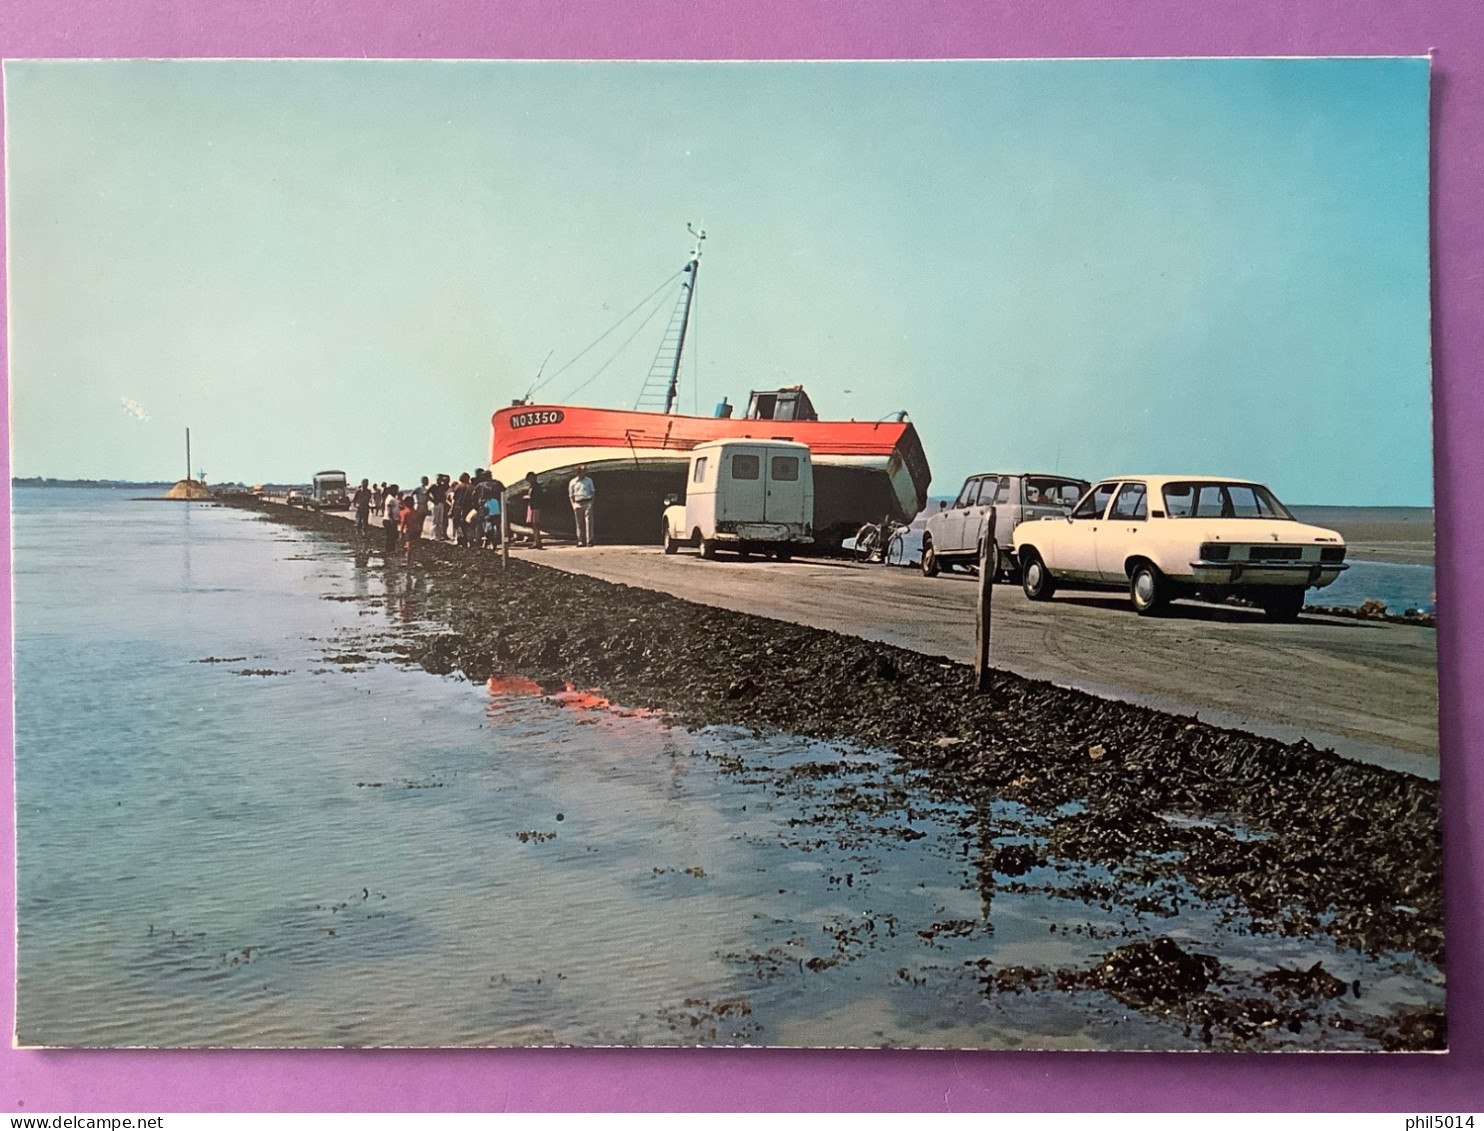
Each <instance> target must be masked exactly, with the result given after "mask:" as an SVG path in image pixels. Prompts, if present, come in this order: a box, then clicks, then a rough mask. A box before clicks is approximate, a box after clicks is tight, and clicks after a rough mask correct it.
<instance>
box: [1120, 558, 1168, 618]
mask: <svg viewBox="0 0 1484 1131" xmlns="http://www.w3.org/2000/svg"><path fill="white" fill-rule="evenodd" d="M1128 595H1129V600H1130V601H1132V602H1133V606H1134V612H1136V613H1138V614H1139V615H1140V616H1141V617H1147V616H1153V615H1154V614H1155V613H1157V612H1159V611H1160V610H1161V609H1162V608H1164V607H1165V605H1167V604H1169V601H1170V592H1169V586H1167V585H1166V584H1165V578H1164V574H1162V573H1160V572H1159V567H1157V566H1155V565H1153V564H1151V563H1150V562H1139V563H1138V564H1137V565H1135V566H1134V568H1133V572H1132V573H1130V574H1129V576H1128Z"/></svg>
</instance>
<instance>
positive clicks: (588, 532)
mask: <svg viewBox="0 0 1484 1131" xmlns="http://www.w3.org/2000/svg"><path fill="white" fill-rule="evenodd" d="M595 494H596V492H595V491H594V490H593V481H592V480H591V479H589V478H588V477H587V468H586V467H579V468H578V469H577V474H576V475H574V476H573V477H572V482H571V483H569V484H567V498H569V499H571V500H572V525H573V526H574V527H576V528H577V544H578V545H579V546H591V545H592V544H593V496H594V495H595Z"/></svg>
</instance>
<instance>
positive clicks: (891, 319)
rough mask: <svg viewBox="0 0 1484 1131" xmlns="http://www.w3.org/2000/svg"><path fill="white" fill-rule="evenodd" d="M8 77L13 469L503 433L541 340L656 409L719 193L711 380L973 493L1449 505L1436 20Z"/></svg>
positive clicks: (120, 67)
mask: <svg viewBox="0 0 1484 1131" xmlns="http://www.w3.org/2000/svg"><path fill="white" fill-rule="evenodd" d="M4 78H5V115H6V139H5V140H6V187H7V198H8V199H7V253H8V264H9V303H10V367H11V445H12V466H11V470H12V474H14V475H17V476H35V475H41V476H52V477H58V478H116V479H174V478H178V477H179V476H180V475H181V474H182V473H183V471H184V464H185V456H184V450H183V449H184V430H185V429H186V428H187V427H189V428H190V429H191V438H192V455H193V461H194V464H195V468H194V469H193V470H195V469H201V470H204V471H205V473H206V476H207V478H208V479H209V480H212V481H215V482H227V481H241V482H246V483H256V482H308V480H309V478H310V477H311V476H312V475H313V474H314V472H316V471H318V470H320V469H323V468H328V467H336V468H343V469H345V470H346V471H347V472H348V473H349V474H350V475H351V476H352V478H357V479H358V478H360V477H362V476H366V477H369V478H372V479H388V480H400V481H404V482H405V481H409V480H411V479H413V478H415V477H416V476H418V475H424V474H426V475H432V474H436V473H438V472H444V471H447V472H452V473H455V474H457V473H458V472H460V471H464V470H471V469H472V468H474V467H476V466H479V465H481V464H483V463H487V461H488V451H489V417H490V414H491V412H492V411H493V410H494V409H496V408H498V407H501V406H503V405H507V404H509V403H510V401H511V400H513V399H514V398H516V397H519V396H522V395H524V394H525V393H526V392H527V390H529V389H530V388H531V387H532V385H533V384H535V383H536V382H537V377H538V373H539V374H540V375H541V381H542V383H541V385H540V387H539V391H538V393H537V395H536V397H535V399H536V400H537V401H538V402H542V403H556V404H590V405H600V406H606V407H615V408H632V407H633V405H634V402H635V399H636V398H637V396H638V394H639V390H640V388H641V386H642V385H643V383H644V379H645V376H646V374H647V373H648V370H649V367H650V364H651V362H652V361H653V359H654V356H655V353H656V351H657V349H658V348H659V345H660V341H661V337H662V335H663V332H664V329H665V324H666V322H667V320H668V317H669V314H670V310H671V307H672V306H673V304H674V301H675V298H676V295H677V291H676V290H675V287H676V286H677V285H678V284H674V283H672V284H671V285H670V287H669V288H668V289H662V290H659V291H658V293H657V294H655V297H654V298H653V299H652V300H651V302H650V303H649V304H647V305H644V306H643V307H642V309H641V311H640V314H639V315H638V316H636V317H634V318H631V319H629V320H628V321H626V322H623V323H622V324H620V325H619V326H618V328H617V329H613V327H614V326H615V323H618V322H619V320H620V318H621V316H623V315H624V314H626V313H627V312H629V311H630V310H631V309H633V308H634V307H636V306H638V305H639V304H640V303H641V300H643V299H644V298H645V297H646V296H648V295H651V294H653V293H655V292H656V288H657V287H660V285H661V284H662V283H664V282H665V280H666V279H668V278H670V277H671V276H673V275H674V274H675V273H676V271H677V270H678V269H679V268H680V267H681V265H682V264H683V263H684V262H685V259H686V256H687V255H688V253H689V251H690V248H691V246H692V242H693V241H692V237H691V236H690V235H689V234H688V233H687V230H686V226H687V224H688V223H693V224H696V225H697V226H703V227H704V228H705V230H706V232H707V237H708V238H707V239H706V241H705V244H704V247H703V256H702V261H701V270H700V275H699V281H698V285H697V289H696V298H695V309H694V315H693V321H692V326H691V332H690V336H689V339H688V343H687V356H686V360H685V365H684V369H683V374H682V382H681V390H680V408H681V409H682V410H683V411H687V412H690V411H699V412H700V413H701V414H703V415H710V413H711V411H712V409H713V407H714V406H715V404H716V403H717V402H718V401H719V400H720V399H721V398H722V396H727V397H729V398H730V400H731V401H732V403H733V404H743V405H745V403H746V397H747V394H748V392H749V391H750V390H751V389H766V388H774V387H778V386H781V385H788V384H797V383H803V384H804V385H805V387H806V388H807V389H808V390H809V393H810V395H811V397H812V398H813V400H814V402H815V405H816V407H817V408H818V409H819V410H820V413H821V415H822V416H824V417H827V418H830V417H833V418H856V419H871V420H874V419H877V418H880V417H883V416H886V415H888V414H892V413H895V412H897V411H900V410H906V411H907V412H908V414H909V417H910V419H911V420H913V421H914V422H915V424H916V427H917V430H918V432H919V434H920V436H921V438H922V441H923V445H924V448H925V450H926V452H927V456H928V460H929V462H930V464H931V465H932V468H933V484H932V492H933V494H936V495H952V494H954V493H955V492H956V491H957V488H958V485H959V483H960V482H961V481H962V479H963V478H964V477H965V476H967V475H969V474H971V473H973V472H976V471H989V470H1036V471H1060V472H1062V473H1066V474H1074V475H1078V476H1082V477H1084V478H1089V479H1095V478H1100V477H1103V476H1109V475H1115V474H1121V473H1138V472H1145V473H1157V472H1170V473H1178V474H1187V473H1190V474H1218V475H1232V476H1240V477H1243V478H1251V479H1258V480H1261V481H1264V482H1266V483H1268V484H1270V485H1271V486H1272V487H1273V488H1274V489H1275V491H1276V492H1277V493H1278V495H1279V496H1280V498H1283V499H1285V500H1287V501H1289V502H1293V503H1300V504H1303V503H1310V504H1317V503H1327V504H1333V505H1378V506H1380V505H1385V506H1426V505H1431V503H1432V498H1433V495H1432V445H1431V437H1432V421H1431V411H1432V410H1431V371H1430V344H1429V343H1430V329H1429V317H1430V315H1429V295H1428V287H1429V262H1428V180H1427V178H1428V136H1427V130H1428V64H1427V61H1426V60H1425V59H1418V58H1412V59H1344V60H1323V59H1306V60H1301V59H1289V60H1258V59H1248V60H1229V59H1206V60H1143V61H1140V60H1114V61H1107V60H1096V61H1095V60H1080V61H1049V62H1048V61H1019V62H1004V61H1002V62H977V63H976V62H951V63H921V62H910V63H817V64H816V63H778V64H760V63H741V64H735V63H733V64H711V63H706V64H701V63H642V64H641V63H489V62H365V61H341V62H335V61H328V62H293V61H262V62H219V61H200V62H189V61H158V62H143V61H128V62H108V61H103V62H75V61H68V62H41V61H38V62H8V63H6V64H5V69H4ZM650 312H653V313H654V316H653V318H652V319H651V320H650V321H648V322H647V323H643V324H642V325H641V320H642V318H643V316H644V315H645V314H648V313H650ZM610 330H612V332H611V333H609V334H608V336H607V337H605V338H603V339H602V340H601V341H600V342H599V343H598V345H596V346H594V347H593V348H591V349H590V350H588V347H589V346H591V345H592V343H593V342H594V340H595V339H598V338H599V337H600V336H601V335H603V334H604V333H605V332H606V331H610ZM626 342H627V344H626V345H625V343H626ZM620 347H623V348H622V349H620ZM584 350H588V352H587V353H583V352H582V351H584ZM579 354H580V355H581V356H580V357H579V356H578V355H579ZM574 358H577V360H575V361H574V360H573V359H574ZM543 366H544V368H543Z"/></svg>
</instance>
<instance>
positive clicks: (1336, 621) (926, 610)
mask: <svg viewBox="0 0 1484 1131" xmlns="http://www.w3.org/2000/svg"><path fill="white" fill-rule="evenodd" d="M516 553H518V554H520V556H522V557H526V558H528V559H530V560H534V561H537V562H539V563H540V564H542V565H546V566H550V567H553V568H556V569H561V570H567V571H569V572H572V573H581V574H587V575H589V576H592V577H598V578H602V579H604V580H606V581H613V582H619V583H622V584H626V585H633V586H637V587H640V588H644V589H653V590H658V591H660V592H664V593H670V594H672V595H674V596H676V597H681V598H684V599H685V600H688V601H695V602H697V603H699V604H704V605H712V606H716V607H718V608H724V609H732V610H735V611H738V612H744V613H752V614H755V615H759V616H766V617H773V618H776V619H778V620H785V621H790V622H794V623H798V624H804V625H809V626H811V627H814V628H821V629H827V630H830V631H834V632H841V633H847V634H849V635H852V636H859V637H864V638H866V639H868V640H876V641H880V642H882V643H885V644H893V645H897V646H899V647H903V648H910V649H913V650H915V651H918V652H924V653H927V654H929V655H941V656H946V657H947V658H948V659H950V660H953V661H957V662H960V663H973V659H974V617H975V603H976V594H977V583H976V579H975V578H973V577H972V576H970V575H968V574H959V573H953V574H949V573H945V574H943V575H941V576H939V577H937V578H927V577H924V576H922V574H921V572H920V571H918V570H917V569H913V568H902V567H893V566H883V565H863V564H859V563H856V562H851V561H843V560H835V559H810V558H795V559H794V560H793V561H791V562H787V563H784V562H772V561H766V560H763V559H761V558H757V557H753V558H749V559H746V560H742V559H738V558H736V557H735V556H728V555H723V556H721V557H719V558H717V559H715V560H713V561H704V560H702V559H701V558H700V557H699V556H698V555H697V553H696V552H695V551H689V552H687V551H685V550H682V551H681V552H680V553H679V554H675V555H673V556H667V555H665V554H663V553H662V552H661V551H660V549H659V547H657V546H656V547H638V546H596V547H587V548H585V549H579V548H577V547H573V546H556V547H553V548H551V549H549V550H546V551H543V552H541V553H535V552H533V551H529V550H517V551H516ZM992 609H993V616H992V625H993V631H992V635H991V640H992V646H991V660H990V662H991V664H993V665H994V666H995V667H998V668H1002V669H1006V670H1009V671H1013V672H1016V673H1017V674H1019V675H1023V676H1027V677H1029V678H1032V679H1041V680H1049V681H1050V682H1052V683H1056V684H1060V685H1061V686H1064V687H1073V688H1077V689H1080V690H1083V691H1087V692H1091V693H1093V694H1095V695H1101V696H1104V697H1107V698H1113V699H1120V700H1123V701H1126V702H1131V703H1138V704H1142V705H1144V706H1148V707H1154V708H1156V709H1159V710H1162V711H1168V712H1173V713H1176V714H1183V715H1196V716H1199V718H1200V719H1201V721H1203V722H1207V723H1211V724H1214V725H1216V726H1222V727H1232V728H1235V729H1240V730H1245V731H1249V732H1252V733H1256V734H1262V735H1266V736H1268V737H1272V738H1277V739H1279V740H1281V741H1285V742H1294V741H1297V740H1299V739H1300V738H1303V739H1307V740H1308V741H1309V742H1311V743H1313V744H1314V745H1315V746H1318V747H1321V748H1325V747H1327V748H1331V749H1333V750H1335V752H1336V753H1338V754H1340V755H1342V756H1344V757H1347V758H1354V759H1357V760H1360V761H1366V762H1371V763H1374V764H1378V765H1383V766H1387V767H1390V768H1392V769H1398V770H1403V771H1405V772H1407V773H1412V774H1416V775H1418V776H1420V777H1426V778H1432V779H1436V777H1437V773H1438V687H1437V634H1436V631H1435V630H1433V629H1431V628H1423V627H1419V626H1415V625H1404V624H1392V623H1388V622H1382V621H1366V620H1351V619H1347V618H1339V617H1328V616H1321V615H1317V614H1313V613H1305V614H1303V615H1302V616H1301V617H1300V618H1299V620H1298V621H1297V622H1295V623H1292V624H1275V623H1270V622H1269V621H1267V620H1266V619H1265V618H1264V617H1263V615H1262V614H1261V613H1260V612H1258V611H1257V610H1248V609H1241V608H1235V607H1229V606H1215V605H1205V604H1201V603H1198V602H1194V601H1179V602H1176V603H1175V604H1173V605H1172V606H1170V609H1169V611H1168V612H1167V613H1166V614H1165V615H1164V616H1159V617H1139V616H1136V615H1135V614H1134V612H1133V611H1132V609H1131V608H1130V606H1129V603H1128V599H1127V596H1126V595H1123V594H1119V593H1112V592H1108V593H1096V592H1087V593H1082V592H1061V593H1058V594H1057V595H1056V597H1055V598H1054V599H1053V600H1051V601H1049V602H1045V603H1034V602H1031V601H1028V600H1027V599H1026V597H1025V595H1024V594H1023V593H1022V592H1021V591H1020V587H1019V586H1018V585H997V586H995V588H994V592H993V598H992Z"/></svg>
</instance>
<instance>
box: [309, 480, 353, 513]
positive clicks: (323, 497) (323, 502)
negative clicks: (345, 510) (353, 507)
mask: <svg viewBox="0 0 1484 1131" xmlns="http://www.w3.org/2000/svg"><path fill="white" fill-rule="evenodd" d="M345 488H346V479H345V472H343V471H321V472H319V473H318V474H317V475H315V477H314V505H315V506H316V507H319V508H320V509H322V510H323V509H329V510H338V509H340V508H342V507H347V506H349V505H350V497H349V496H348V495H347V494H346V491H345Z"/></svg>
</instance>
